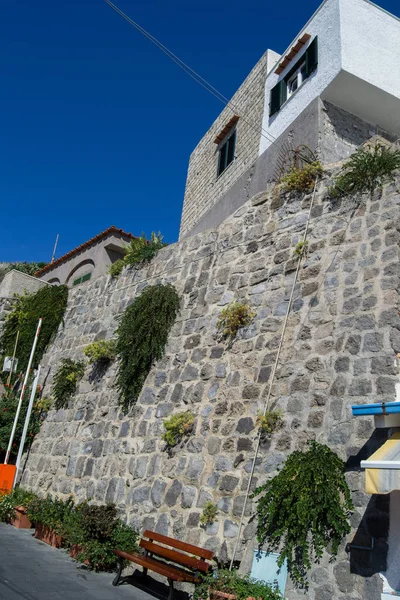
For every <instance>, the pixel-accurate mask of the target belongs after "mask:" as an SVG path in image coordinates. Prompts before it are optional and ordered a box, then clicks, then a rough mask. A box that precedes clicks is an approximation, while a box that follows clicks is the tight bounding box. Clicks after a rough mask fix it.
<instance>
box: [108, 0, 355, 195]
mask: <svg viewBox="0 0 400 600" xmlns="http://www.w3.org/2000/svg"><path fill="white" fill-rule="evenodd" d="M104 2H106V4H108V5H109V6H110V7H111V8H112V9H113V10H114V11H115V12H116V13H117V14H119V15H120V16H121V17H122V18H123V19H125V21H127V22H128V23H129V24H130V25H132V26H133V27H135V29H137V31H139V32H140V33H141V34H142V35H144V37H145V38H147V39H148V40H149V41H150V42H152V43H153V44H154V45H155V46H157V48H159V50H161V52H163V53H164V54H165V55H166V56H167V57H168V58H170V59H171V60H172V61H173V62H174V63H175V64H176V65H178V67H179V68H180V69H182V70H183V71H184V72H185V73H186V74H187V75H189V77H191V78H192V79H193V80H194V81H195V82H196V83H198V84H199V85H201V87H203V88H204V89H205V90H206V91H207V92H209V93H210V94H212V95H213V96H214V97H215V98H217V100H219V101H220V102H221V103H222V104H224V105H225V106H226V107H227V108H229V110H231V111H232V112H233V113H235V114H237V115H238V116H239V117H240V118H241V119H243V121H244V122H245V123H247V125H249V126H250V127H251V128H252V129H254V131H256V132H257V133H259V126H258V125H256V124H255V123H252V122H251V121H249V120H248V119H247V117H244V116H243V115H240V114H239V113H240V112H241V111H240V110H239V109H238V107H237V106H236V105H235V104H234V103H233V102H232V100H229V99H228V98H227V97H226V96H224V94H222V93H221V92H220V91H219V90H218V89H217V88H215V87H214V86H213V85H212V84H211V83H209V82H208V81H207V80H206V79H204V77H202V76H201V75H200V74H199V73H197V72H196V71H195V70H194V69H192V68H191V67H190V66H189V65H188V64H186V63H185V62H184V61H183V60H181V59H180V58H179V57H178V56H177V55H176V54H174V53H173V52H172V51H171V50H169V48H167V46H165V45H164V44H162V43H161V42H160V41H159V40H158V39H157V38H156V37H154V36H153V35H151V33H149V32H148V31H147V30H146V29H144V27H142V26H141V25H139V23H137V22H136V21H134V20H133V19H131V18H130V17H129V16H128V15H127V14H126V13H124V12H123V11H122V10H121V9H120V8H118V6H116V5H115V4H114V3H113V2H111V0H104ZM261 135H262V137H264V138H265V139H266V140H267V141H268V142H270V143H271V145H275V146H276V147H277V148H278V149H279V151H280V150H281V147H280V146H279V144H277V138H276V137H275V136H274V135H272V133H270V132H269V131H267V130H266V129H264V127H263V126H262V125H261ZM289 151H290V152H292V153H293V154H296V155H297V156H298V157H299V158H300V159H301V160H303V161H304V162H305V163H308V164H310V165H311V164H313V161H312V160H310V159H309V158H308V157H306V156H303V155H302V154H300V152H297V151H296V150H292V149H290V150H289ZM335 189H336V190H338V191H339V192H340V194H341V195H346V192H345V191H344V190H343V189H342V188H341V187H340V186H338V185H337V184H336V185H335Z"/></svg>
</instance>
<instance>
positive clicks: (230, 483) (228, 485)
mask: <svg viewBox="0 0 400 600" xmlns="http://www.w3.org/2000/svg"><path fill="white" fill-rule="evenodd" d="M238 483H239V479H238V478H237V477H233V475H224V476H223V478H222V480H221V483H220V486H219V489H220V490H221V491H223V492H233V491H234V490H235V488H236V486H237V484H238Z"/></svg>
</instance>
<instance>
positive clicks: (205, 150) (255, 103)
mask: <svg viewBox="0 0 400 600" xmlns="http://www.w3.org/2000/svg"><path fill="white" fill-rule="evenodd" d="M278 58H279V54H277V53H276V52H273V51H272V50H267V52H266V53H265V54H264V55H263V56H262V57H261V59H260V60H259V61H258V63H257V64H256V66H255V67H254V69H253V70H252V71H251V73H250V74H249V75H248V77H247V78H246V79H245V81H244V82H243V84H242V85H241V86H240V88H239V89H238V91H237V92H236V94H235V95H234V96H233V98H232V99H231V108H225V109H224V110H223V111H222V112H221V114H220V115H219V116H218V118H217V119H216V120H215V121H214V123H213V125H212V126H211V128H210V129H209V130H208V132H207V133H206V135H205V136H204V137H203V139H202V140H201V141H200V142H199V144H198V145H197V146H196V148H195V149H194V150H193V152H192V155H191V157H190V162H189V169H188V175H187V181H186V190H185V199H184V204H183V212H182V220H181V228H180V238H182V237H184V236H185V235H186V234H187V233H188V232H189V231H190V230H191V229H192V228H193V226H194V225H195V223H197V221H198V220H199V219H200V218H201V217H202V216H203V215H204V214H205V213H206V212H207V211H208V210H209V209H210V208H211V207H212V206H213V205H214V204H215V203H216V202H217V200H218V199H219V198H220V197H221V196H222V195H223V194H224V193H225V192H226V191H227V190H228V189H229V188H230V187H231V186H232V185H233V184H234V183H235V181H237V180H238V179H239V177H240V176H241V175H242V174H243V173H244V172H245V171H247V170H248V169H249V168H250V167H251V165H252V164H253V163H254V162H255V160H256V158H257V156H258V150H259V145H260V131H261V123H262V117H263V110H264V88H265V80H266V77H267V73H268V72H269V71H270V70H271V69H272V67H273V66H274V65H275V63H276V61H277V60H278ZM235 113H236V114H238V115H239V116H240V118H239V121H238V124H237V138H236V150H235V160H234V161H233V162H232V163H231V164H230V165H229V167H228V168H227V169H226V170H225V171H224V172H223V173H222V174H221V175H220V176H219V177H217V167H218V149H219V145H217V144H215V143H214V140H215V138H216V137H217V135H218V134H219V133H220V132H221V131H222V130H223V128H224V127H225V125H226V124H227V123H228V122H229V120H230V119H231V117H232V115H233V114H235ZM221 143H223V141H222V142H221Z"/></svg>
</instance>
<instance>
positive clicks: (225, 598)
mask: <svg viewBox="0 0 400 600" xmlns="http://www.w3.org/2000/svg"><path fill="white" fill-rule="evenodd" d="M208 600H236V596H235V595H234V594H227V593H226V592H219V591H218V590H209V592H208ZM247 600H256V599H255V598H252V597H251V596H249V597H248V598H247ZM258 600H261V598H259V599H258Z"/></svg>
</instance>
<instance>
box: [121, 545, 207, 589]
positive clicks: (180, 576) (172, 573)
mask: <svg viewBox="0 0 400 600" xmlns="http://www.w3.org/2000/svg"><path fill="white" fill-rule="evenodd" d="M114 554H116V555H117V556H120V557H121V558H124V559H125V560H130V561H131V562H134V563H136V564H138V565H140V566H141V567H145V568H147V569H150V570H152V571H155V572H156V573H159V574H160V575H164V577H168V579H172V580H173V581H188V582H190V583H196V582H197V581H198V578H197V577H195V576H194V575H191V574H190V573H186V572H185V571H181V570H179V569H177V568H175V567H172V566H171V565H167V564H164V563H161V562H159V561H158V560H155V559H154V558H149V557H148V556H142V555H141V554H136V553H129V552H123V551H122V550H114Z"/></svg>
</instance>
